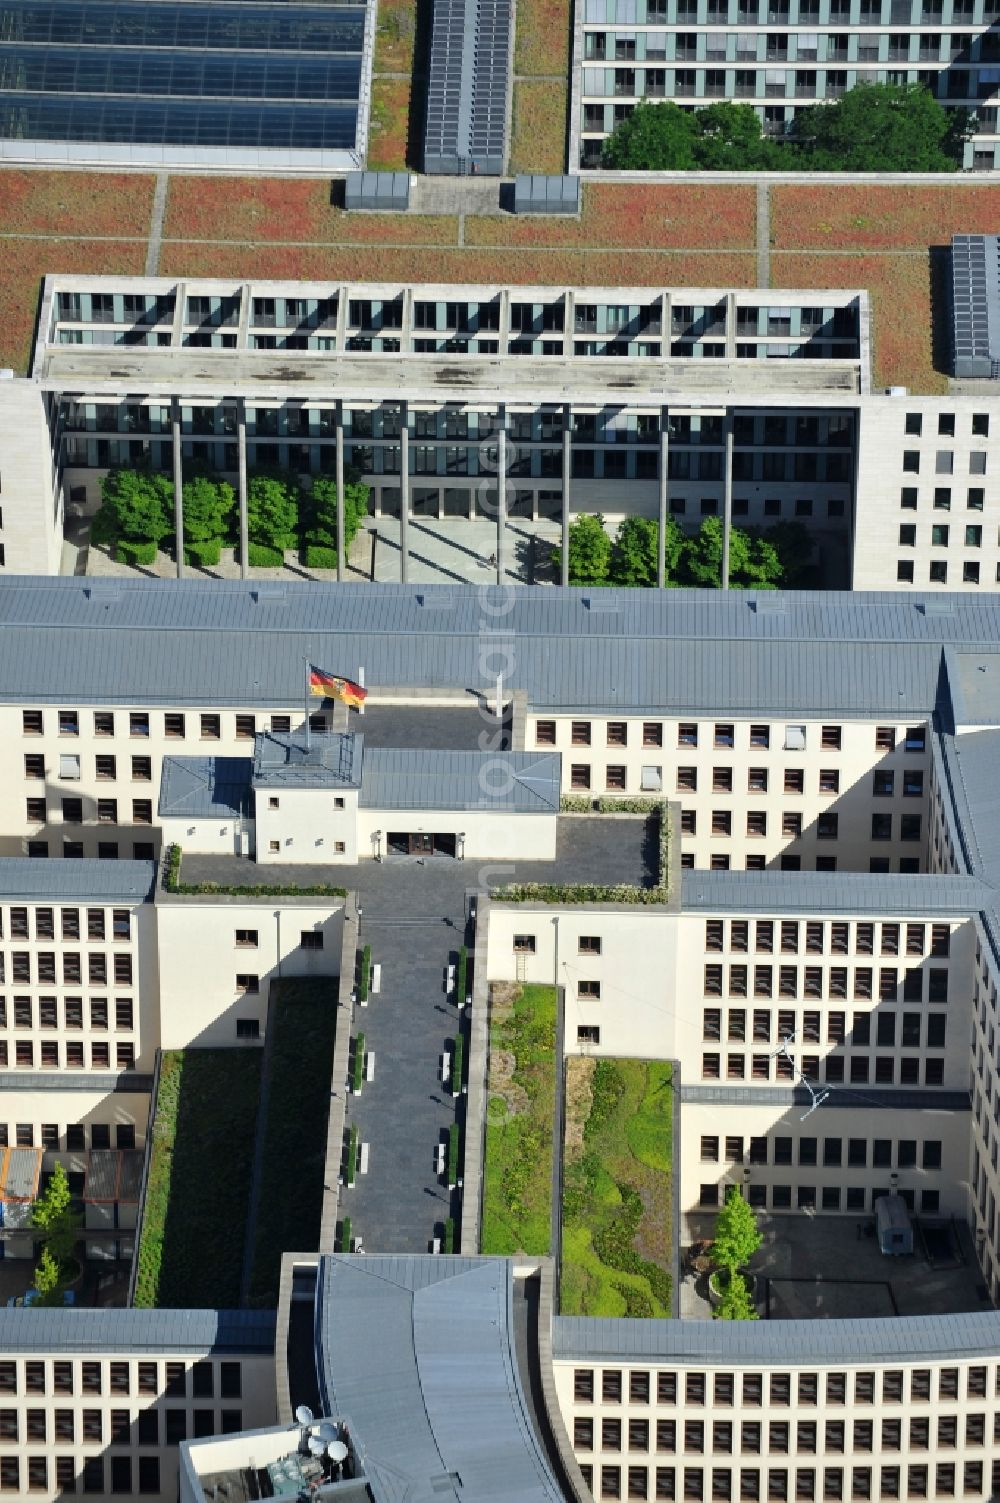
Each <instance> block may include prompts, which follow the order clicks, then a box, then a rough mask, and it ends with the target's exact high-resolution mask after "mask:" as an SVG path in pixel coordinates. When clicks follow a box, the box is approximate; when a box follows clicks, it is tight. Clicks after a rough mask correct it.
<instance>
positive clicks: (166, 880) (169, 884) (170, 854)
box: [163, 845, 347, 898]
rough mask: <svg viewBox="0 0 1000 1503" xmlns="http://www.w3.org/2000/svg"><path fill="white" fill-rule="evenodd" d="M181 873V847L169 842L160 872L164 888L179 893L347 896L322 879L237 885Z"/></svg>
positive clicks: (238, 895) (234, 895)
mask: <svg viewBox="0 0 1000 1503" xmlns="http://www.w3.org/2000/svg"><path fill="white" fill-rule="evenodd" d="M180 873H181V848H180V846H179V845H172V846H170V847H169V848H168V850H167V862H166V869H165V871H164V874H163V887H164V890H165V891H166V892H174V893H177V894H179V895H180V896H181V897H198V896H202V895H207V894H211V893H220V894H223V895H225V896H227V897H233V898H296V897H307V898H346V897H347V888H346V887H330V886H329V885H328V884H327V883H325V882H316V883H314V884H312V885H307V886H301V887H299V886H296V887H286V886H281V885H279V884H277V883H270V882H269V883H255V884H254V885H253V886H239V885H236V884H230V883H226V882H182V881H181V879H180Z"/></svg>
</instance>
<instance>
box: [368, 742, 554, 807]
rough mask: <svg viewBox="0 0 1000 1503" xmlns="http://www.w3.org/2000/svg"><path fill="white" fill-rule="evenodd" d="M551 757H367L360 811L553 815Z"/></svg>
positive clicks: (381, 752) (392, 750)
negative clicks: (463, 810) (409, 810)
mask: <svg viewBox="0 0 1000 1503" xmlns="http://www.w3.org/2000/svg"><path fill="white" fill-rule="evenodd" d="M559 763H560V758H559V755H558V753H556V752H542V753H538V752H478V751H409V750H404V749H401V748H396V747H378V748H376V749H373V750H370V751H368V752H366V754H365V759H364V767H363V770H362V775H361V807H362V808H363V809H485V810H489V811H490V812H491V813H500V812H504V813H507V814H558V813H559V783H560V775H559Z"/></svg>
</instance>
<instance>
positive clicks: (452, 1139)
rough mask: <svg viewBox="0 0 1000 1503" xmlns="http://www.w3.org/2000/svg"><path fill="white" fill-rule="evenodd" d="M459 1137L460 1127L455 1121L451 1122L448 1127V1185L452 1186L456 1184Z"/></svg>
mask: <svg viewBox="0 0 1000 1503" xmlns="http://www.w3.org/2000/svg"><path fill="white" fill-rule="evenodd" d="M460 1137H461V1129H460V1128H459V1125H458V1123H457V1122H453V1123H452V1124H451V1126H450V1127H449V1128H448V1186H449V1188H452V1187H453V1186H455V1185H457V1184H458V1149H459V1140H460Z"/></svg>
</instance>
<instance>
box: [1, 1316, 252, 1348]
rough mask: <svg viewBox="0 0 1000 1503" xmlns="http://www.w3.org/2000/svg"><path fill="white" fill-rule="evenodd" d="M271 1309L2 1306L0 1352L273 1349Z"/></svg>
mask: <svg viewBox="0 0 1000 1503" xmlns="http://www.w3.org/2000/svg"><path fill="white" fill-rule="evenodd" d="M276 1320H277V1317H276V1315H275V1312H274V1311H273V1310H117V1309H79V1308H77V1309H72V1310H61V1309H54V1310H43V1309H39V1308H37V1307H35V1308H31V1309H18V1310H7V1309H5V1308H0V1351H3V1352H5V1353H11V1352H38V1353H44V1352H49V1351H53V1352H59V1353H63V1352H122V1353H124V1354H126V1355H127V1354H129V1353H135V1352H157V1353H164V1352H189V1353H192V1354H197V1353H201V1352H220V1353H225V1352H234V1353H235V1352H258V1353H260V1354H261V1355H262V1356H266V1355H267V1354H268V1353H271V1352H273V1351H274V1332H275V1324H276Z"/></svg>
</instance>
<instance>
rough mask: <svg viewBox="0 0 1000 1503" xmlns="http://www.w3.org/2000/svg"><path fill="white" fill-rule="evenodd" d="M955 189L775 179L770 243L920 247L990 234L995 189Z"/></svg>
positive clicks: (996, 211) (999, 213) (997, 214)
mask: <svg viewBox="0 0 1000 1503" xmlns="http://www.w3.org/2000/svg"><path fill="white" fill-rule="evenodd" d="M957 187H958V191H956V189H954V188H952V189H950V190H949V189H948V188H946V187H944V186H942V187H940V188H938V187H927V186H924V185H919V186H913V187H910V186H908V185H907V184H905V183H898V184H892V185H891V186H889V185H883V186H879V185H878V184H875V183H864V184H860V183H844V184H837V185H831V184H826V183H822V184H821V183H817V184H816V185H815V186H813V185H810V186H809V187H805V186H792V185H790V184H789V185H779V184H775V186H773V187H772V189H771V243H772V245H773V246H774V247H775V249H776V250H814V249H815V250H819V249H822V248H824V247H828V248H829V249H830V250H835V251H845V252H846V251H848V250H851V249H857V250H907V249H910V250H926V249H927V248H928V247H929V246H931V245H949V244H950V243H951V237H952V235H956V234H984V235H993V234H995V233H996V228H997V223H998V221H1000V187H991V186H982V187H975V188H970V187H964V186H962V185H957ZM828 285H829V284H828ZM847 285H848V286H857V285H858V284H857V282H852V283H848V284H847Z"/></svg>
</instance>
